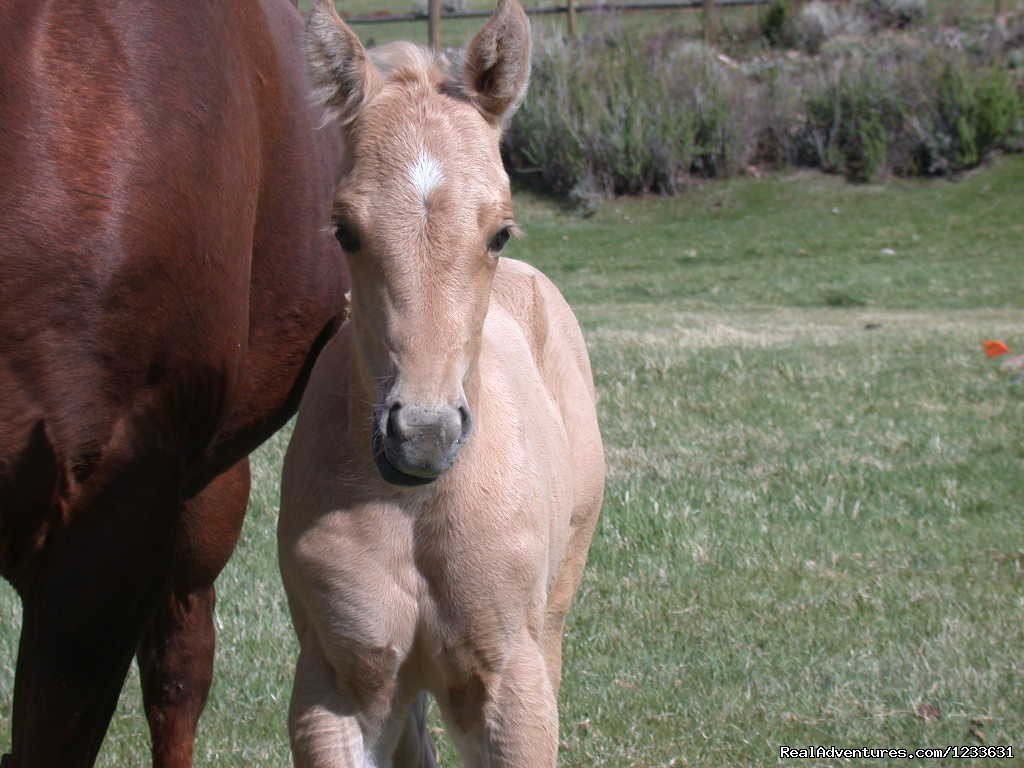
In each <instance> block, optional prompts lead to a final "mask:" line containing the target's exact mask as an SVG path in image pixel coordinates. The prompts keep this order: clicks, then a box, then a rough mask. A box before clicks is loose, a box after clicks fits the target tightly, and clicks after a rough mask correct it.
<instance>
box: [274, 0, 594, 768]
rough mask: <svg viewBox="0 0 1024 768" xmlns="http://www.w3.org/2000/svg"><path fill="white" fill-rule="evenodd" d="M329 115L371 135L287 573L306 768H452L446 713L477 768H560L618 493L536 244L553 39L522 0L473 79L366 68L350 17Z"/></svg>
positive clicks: (419, 59) (392, 49) (291, 495)
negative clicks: (537, 95) (583, 621)
mask: <svg viewBox="0 0 1024 768" xmlns="http://www.w3.org/2000/svg"><path fill="white" fill-rule="evenodd" d="M309 34H310V40H309V54H310V60H311V65H312V71H313V73H314V82H315V84H316V85H317V92H318V93H319V94H320V96H321V97H323V98H324V99H325V100H326V104H327V106H328V107H331V108H333V109H334V110H335V113H336V114H337V117H338V119H339V120H340V121H341V122H342V124H344V125H345V126H346V138H347V140H348V150H349V154H348V159H347V162H346V165H345V171H344V175H343V178H342V180H341V183H340V185H339V188H338V192H337V196H336V199H335V204H334V212H333V222H334V225H335V227H336V229H337V234H338V238H339V240H340V241H341V243H342V246H343V247H344V249H345V250H346V252H347V258H348V262H349V267H350V271H351V275H352V312H351V319H350V320H349V321H348V323H346V325H345V326H344V327H343V328H342V329H341V330H340V331H339V332H338V335H337V336H336V337H335V338H334V339H333V340H332V341H331V342H329V344H328V345H327V347H326V348H325V349H324V351H323V353H322V354H321V356H320V359H319V360H318V362H317V364H316V368H315V369H314V372H313V375H312V378H311V379H310V384H309V388H308V389H307V391H306V394H305V396H304V397H303V400H302V405H301V407H300V409H299V418H298V422H297V424H296V427H295V432H294V434H293V437H292V442H291V445H290V446H289V449H288V454H287V457H286V459H285V466H284V475H283V477H282V484H281V513H280V519H279V524H278V541H279V547H280V550H279V551H280V564H281V573H282V576H283V577H284V583H285V588H286V591H287V594H288V602H289V605H290V607H291V612H292V618H293V620H294V623H295V630H296V633H297V634H298V637H299V643H300V646H301V652H300V656H299V660H298V664H297V668H296V674H295V686H294V690H293V692H292V701H291V713H290V718H289V723H290V729H291V739H292V751H293V755H294V758H295V764H296V766H298V767H299V768H369V767H370V766H380V767H381V768H384V767H385V766H389V767H390V766H397V767H398V768H423V767H425V766H432V765H434V760H433V757H432V750H431V745H430V739H429V735H428V734H427V732H426V730H425V728H424V725H423V712H424V707H425V699H424V696H425V694H426V693H427V692H429V693H432V694H433V695H434V697H435V698H436V700H437V701H438V703H439V704H440V708H441V710H442V712H443V714H444V717H445V720H446V722H447V724H448V728H449V732H450V733H451V734H452V736H453V738H454V740H455V743H456V745H457V747H458V749H459V751H460V753H461V755H462V757H463V761H464V764H465V765H467V766H472V768H484V766H487V767H488V768H553V766H554V765H555V762H556V756H557V752H558V711H557V698H558V689H559V684H560V681H561V668H562V632H563V628H564V622H565V617H566V613H567V611H568V609H569V605H570V603H571V602H572V599H573V595H574V593H575V592H576V589H577V587H578V585H579V582H580V577H581V575H582V571H583V565H584V563H585V561H586V558H587V550H588V548H589V545H590V539H591V535H592V534H593V531H594V525H595V523H596V522H597V517H598V513H599V510H600V507H601V500H602V495H603V489H604V459H603V452H602V447H601V435H600V433H599V431H598V426H597V415H596V408H595V394H594V385H593V381H592V376H591V370H590V361H589V359H588V357H587V350H586V345H585V344H584V341H583V336H582V334H581V333H580V328H579V325H578V324H577V322H576V318H575V317H574V316H573V314H572V310H571V309H570V308H569V306H568V305H567V304H566V302H565V300H564V299H563V298H562V296H561V294H560V293H559V292H558V289H557V288H555V286H554V285H552V283H551V282H550V281H549V280H548V279H547V278H546V277H544V275H542V274H541V273H540V272H538V271H537V270H536V269H533V268H532V267H529V266H527V265H526V264H523V263H522V262H518V261H515V260H513V259H508V258H505V257H499V254H500V252H501V251H502V249H503V247H504V246H505V244H506V242H507V241H508V239H509V237H510V235H511V234H512V233H513V232H514V231H515V222H514V215H513V209H512V199H511V195H510V190H509V179H508V176H507V175H506V173H505V171H504V169H503V167H502V162H501V155H500V153H499V149H498V146H499V139H500V135H501V127H502V123H503V122H504V121H505V120H507V118H508V116H509V114H510V113H511V112H512V111H513V110H514V109H515V107H516V105H517V104H518V102H519V101H520V99H521V98H522V97H523V94H524V92H525V90H526V86H527V80H528V76H529V69H530V31H529V24H528V22H527V18H526V15H525V13H524V12H523V10H522V8H521V7H520V5H519V4H518V2H516V0H501V2H500V3H499V7H498V10H497V11H496V12H495V14H494V15H493V16H492V17H491V20H490V21H489V22H488V23H487V24H486V25H485V26H484V28H483V29H482V30H481V32H480V33H479V34H478V35H477V36H476V38H475V39H474V40H473V42H472V43H471V44H470V46H469V48H468V50H467V52H466V56H465V62H464V64H463V66H462V67H460V68H458V69H457V70H456V72H455V73H454V74H453V75H449V74H448V73H446V72H445V71H444V70H443V69H442V68H441V67H439V66H438V64H437V62H435V61H434V59H433V57H432V56H431V55H430V54H429V53H428V52H426V51H424V50H422V49H419V48H416V47H415V46H412V45H410V44H408V43H405V44H401V43H400V44H392V45H389V46H384V47H383V48H380V49H376V50H372V51H369V52H367V51H365V50H364V49H363V47H362V45H361V44H360V42H359V39H358V38H357V37H356V35H355V34H354V33H353V32H352V30H351V29H349V28H348V27H347V26H345V24H344V22H342V21H341V20H340V19H339V18H338V17H337V15H336V14H335V13H334V10H333V7H332V6H331V5H330V3H329V0H324V2H322V3H321V4H320V5H319V6H318V7H317V8H316V10H314V12H313V15H312V16H311V17H310V21H309Z"/></svg>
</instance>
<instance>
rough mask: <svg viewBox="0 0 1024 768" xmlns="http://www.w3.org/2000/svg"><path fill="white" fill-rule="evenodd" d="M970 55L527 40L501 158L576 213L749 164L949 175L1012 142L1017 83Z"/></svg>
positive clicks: (618, 33)
mask: <svg viewBox="0 0 1024 768" xmlns="http://www.w3.org/2000/svg"><path fill="white" fill-rule="evenodd" d="M815 13H816V11H815ZM851 18H852V17H851ZM984 61H985V60H984V59H982V58H980V56H979V55H978V54H976V53H975V54H971V53H968V52H965V51H962V50H958V49H955V48H953V47H950V46H944V45H937V44H928V43H927V41H925V40H923V39H922V38H920V37H919V36H913V37H912V36H907V35H899V36H885V37H883V38H881V39H876V40H865V39H863V38H857V37H855V36H849V35H838V36H836V37H833V38H832V39H830V40H827V41H826V42H824V44H823V46H822V50H821V53H820V54H819V55H818V56H816V57H814V58H807V57H794V56H784V57H777V56H776V57H764V58H763V59H760V60H754V61H751V62H748V63H747V64H746V65H745V66H744V67H743V68H741V67H739V66H737V65H736V64H735V63H734V62H732V61H731V60H729V59H727V58H725V57H723V56H721V55H720V54H718V53H717V52H716V51H715V50H714V49H712V48H709V47H708V46H706V45H704V44H701V43H694V42H688V41H679V40H677V39H670V38H669V37H668V36H662V37H654V38H646V39H643V38H639V37H637V36H636V35H635V34H631V33H626V32H624V31H623V30H621V29H617V28H614V27H608V28H605V29H604V30H602V31H601V32H599V33H598V34H593V35H591V36H589V37H586V38H583V39H580V40H579V41H575V42H570V41H566V40H563V39H562V38H561V37H554V36H552V35H546V36H545V35H544V34H540V35H538V36H537V42H536V46H535V49H534V61H533V80H532V83H531V87H530V93H529V96H528V97H527V100H526V103H525V104H524V105H523V106H522V107H521V108H520V110H519V112H518V113H517V114H516V116H515V118H514V119H513V121H512V124H511V126H510V127H509V131H508V133H507V135H506V145H505V148H506V154H507V157H508V160H509V165H510V167H511V168H512V169H513V171H514V172H515V173H516V174H517V175H518V177H519V178H521V179H526V180H533V181H536V182H538V183H539V184H540V185H542V186H543V187H544V188H545V189H547V190H549V191H551V192H554V193H556V194H559V195H563V196H567V197H569V198H570V199H571V200H574V201H576V203H577V205H578V206H579V207H580V208H581V209H587V210H590V209H592V207H593V205H594V204H595V201H596V200H597V199H599V198H600V197H603V196H606V195H612V194H635V193H642V192H649V191H652V192H659V193H672V192H675V191H676V190H678V189H679V188H680V187H681V186H682V185H684V184H685V183H687V181H688V180H689V179H692V178H694V177H702V178H706V177H720V176H728V175H730V174H733V173H735V172H737V170H738V169H740V168H743V167H745V166H747V165H748V164H751V163H755V164H770V165H775V166H785V165H789V164H798V165H810V166H814V167H819V168H821V169H823V170H825V171H828V172H835V173H842V174H844V175H845V176H846V177H847V178H849V179H850V180H853V181H869V180H871V179H874V178H876V177H878V176H879V175H880V174H884V173H894V174H897V175H906V176H918V175H943V174H950V173H955V172H957V171H960V170H963V169H966V168H970V167H973V166H975V165H977V164H978V163H980V162H982V161H983V160H984V159H985V157H986V156H988V155H989V154H990V153H991V152H993V151H995V150H1000V149H1003V150H1007V149H1009V150H1013V149H1017V150H1021V149H1024V110H1022V108H1021V96H1020V92H1019V85H1018V84H1017V82H1016V81H1015V80H1014V79H1013V77H1012V76H1011V70H1007V69H1006V68H1005V65H1003V64H1001V63H1000V61H999V60H997V59H991V60H989V63H988V64H987V65H985V64H984Z"/></svg>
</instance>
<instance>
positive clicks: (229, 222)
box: [0, 0, 345, 768]
mask: <svg viewBox="0 0 1024 768" xmlns="http://www.w3.org/2000/svg"><path fill="white" fill-rule="evenodd" d="M301 27H302V24H301V20H300V19H299V16H298V13H297V12H296V11H295V9H294V8H293V7H292V6H291V4H290V3H288V2H287V0H230V1H228V0H223V1H221V2H177V1H175V2H167V1H166V0H76V2H54V1H52V0H0V573H2V575H3V576H4V577H6V578H7V579H8V580H9V581H11V583H13V584H14V586H15V587H16V589H17V590H18V592H19V594H20V595H21V598H22V604H23V611H24V614H23V615H24V622H23V629H22V638H21V646H20V651H19V657H18V666H17V677H16V687H15V693H14V715H13V728H14V734H13V751H12V755H11V756H9V757H8V759H7V762H6V763H5V766H11V767H12V768H13V767H14V766H17V767H18V768H21V767H22V766H27V765H32V766H50V765H54V766H57V765H59V766H62V768H67V767H68V766H88V765H91V764H92V762H93V760H94V758H95V754H96V752H97V750H98V749H99V745H100V742H101V740H102V737H103V734H104V732H105V730H106V726H107V723H108V720H109V718H110V715H111V712H112V710H113V707H114V706H115V704H116V701H117V695H118V693H119V691H120V688H121V685H122V682H123V679H124V675H125V673H126V670H127V667H128V664H129V663H130V661H131V657H132V655H133V653H134V652H135V651H136V649H137V647H138V648H139V651H140V665H141V666H142V667H143V679H144V683H145V684H146V687H147V688H149V689H150V691H149V693H148V694H147V700H146V705H147V712H148V714H149V715H150V720H151V724H152V723H153V721H154V720H155V721H159V722H161V723H166V721H167V720H168V718H170V719H173V715H174V713H175V712H176V711H177V710H178V709H181V708H182V707H184V708H186V709H189V711H190V714H189V715H188V718H186V719H192V720H193V721H194V717H198V711H199V710H201V708H202V702H203V701H204V700H205V693H206V690H205V688H206V687H207V686H208V685H209V680H208V674H206V673H205V672H204V673H202V674H198V675H193V677H194V678H195V679H185V678H187V677H188V673H187V671H186V672H180V671H178V672H176V671H175V670H176V669H178V668H182V667H184V668H186V670H187V669H190V668H192V667H193V666H194V664H193V663H192V662H191V661H183V660H188V659H191V658H192V655H197V656H198V657H199V658H200V659H201V660H202V664H200V666H202V665H203V664H207V661H206V660H207V657H209V659H212V647H213V646H212V631H213V630H212V625H211V624H210V623H209V613H210V611H212V582H213V579H214V578H215V577H216V574H217V573H218V572H219V570H220V568H221V567H222V566H223V564H224V562H225V561H226V559H227V557H228V556H229V555H230V552H231V550H232V548H233V547H234V543H235V540H236V539H237V535H238V529H239V526H240V524H241V516H242V513H243V511H244V505H245V496H246V494H247V492H248V470H247V467H246V466H245V464H244V458H245V456H246V455H247V454H248V453H249V452H250V451H252V450H253V449H254V448H255V447H256V446H257V445H259V443H260V442H262V441H263V440H264V439H266V438H267V437H268V436H269V435H270V434H272V433H273V432H274V431H275V430H276V429H278V428H279V427H280V426H281V425H282V424H283V423H284V422H285V421H286V420H287V419H288V417H289V416H290V415H291V414H292V413H293V412H294V410H295V407H296V405H297V403H298V400H299V397H300V396H301V394H302V390H303V388H304V386H305V382H306V378H307V376H308V374H309V371H310V369H311V366H312V363H313V361H314V359H315V357H316V354H317V352H318V351H319V350H320V348H321V347H322V346H323V344H324V343H325V342H326V341H327V340H328V338H329V337H330V336H331V335H332V333H333V331H334V329H335V326H336V323H337V317H338V313H339V310H340V306H341V302H342V300H343V293H344V290H345V278H344V273H343V266H342V262H341V254H340V251H339V249H338V248H337V245H336V244H335V243H334V241H333V239H332V237H331V235H330V234H329V233H328V232H327V230H326V225H327V223H328V218H329V216H328V211H329V205H330V198H331V195H332V191H333V187H334V182H335V181H336V179H335V178H334V168H335V167H336V163H335V162H334V158H332V156H331V155H332V153H333V152H336V151H337V149H338V145H337V143H336V141H337V137H336V135H334V134H331V133H330V132H329V131H326V130H325V131H317V130H316V127H315V122H316V120H317V115H316V114H314V110H313V108H312V107H311V105H310V100H309V96H308V85H307V82H306V75H305V70H304V64H303V62H302V59H301V47H300V44H299V41H300V36H301ZM239 462H243V463H242V464H238V463H239ZM235 465H237V466H235ZM233 466H235V468H234V469H233V470H231V472H230V473H228V474H227V475H225V476H224V477H223V478H222V479H220V480H218V481H217V482H216V483H215V484H214V485H213V486H210V483H211V481H213V480H214V479H215V478H217V477H218V476H219V475H222V473H225V472H227V471H228V470H229V469H231V468H232V467H233ZM208 487H209V490H207V491H205V493H204V492H203V489H204V488H208ZM189 499H192V501H189ZM158 608H159V610H155V609H158ZM189 611H194V612H197V614H198V619H196V620H197V621H199V622H200V624H201V625H202V626H201V627H200V628H199V629H195V628H194V627H193V628H190V627H191V626H192V624H194V623H195V622H194V621H192V618H193V617H190V616H189V615H184V617H183V612H184V614H188V613H189ZM168 638H170V639H168ZM140 639H141V640H142V646H141V647H139V642H140ZM144 660H148V661H146V662H145V663H144ZM147 665H148V668H147ZM182 675H185V677H184V678H182V677H181V676H182ZM179 678H181V679H179ZM204 679H205V682H204ZM182 680H184V683H182ZM196 686H198V687H199V688H202V690H201V691H200V692H199V693H195V692H193V691H191V688H194V687H196ZM168 691H171V692H172V693H173V692H174V691H178V692H179V693H177V694H173V695H172V693H168ZM181 691H184V693H181ZM182 702H184V704H183V703H182ZM193 710H194V712H192V711H193ZM193 715H194V717H193ZM175 728H177V726H175ZM192 729H194V722H193V723H192V725H191V727H184V735H181V734H177V732H176V733H175V734H172V735H167V734H163V735H160V734H159V733H158V730H159V729H158V728H156V727H154V741H155V744H154V754H155V756H156V758H157V762H158V764H166V765H188V764H190V761H191V757H190V751H191V734H192ZM178 730H181V729H178ZM161 739H163V740H165V741H171V742H175V743H174V744H173V745H172V746H168V747H161V746H159V745H158V744H157V742H159V741H160V740H161ZM182 741H187V742H188V745H187V747H188V749H187V750H186V751H188V752H189V755H187V756H184V757H182V756H178V757H173V756H170V753H171V752H176V753H181V752H182V750H184V749H185V748H184V747H183V746H182V743H181V742H182Z"/></svg>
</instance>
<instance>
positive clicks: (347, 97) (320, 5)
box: [306, 0, 379, 125]
mask: <svg viewBox="0 0 1024 768" xmlns="http://www.w3.org/2000/svg"><path fill="white" fill-rule="evenodd" d="M306 63H307V64H308V66H309V73H310V77H311V78H312V81H313V83H312V84H313V96H314V98H315V99H316V100H317V102H319V103H320V104H321V105H322V106H323V107H324V110H325V112H326V119H327V120H328V121H329V120H332V119H338V120H339V121H340V122H341V124H342V125H347V124H348V123H351V122H352V121H353V120H354V119H355V118H356V115H358V114H359V110H360V108H361V107H362V106H363V104H364V103H365V102H366V100H367V99H368V98H369V97H370V96H371V95H372V94H373V92H374V90H376V88H377V84H378V80H379V77H378V75H377V71H376V69H375V68H374V66H373V64H371V63H370V60H369V57H368V56H367V55H366V49H365V48H364V47H363V44H362V43H361V42H359V36H358V35H356V33H355V32H353V31H352V28H351V27H350V26H349V25H348V24H346V23H345V22H344V21H342V20H341V17H340V16H339V15H338V12H337V11H336V10H335V9H334V2H333V1H332V0H316V5H315V6H314V7H313V11H312V13H310V15H309V20H308V21H307V22H306Z"/></svg>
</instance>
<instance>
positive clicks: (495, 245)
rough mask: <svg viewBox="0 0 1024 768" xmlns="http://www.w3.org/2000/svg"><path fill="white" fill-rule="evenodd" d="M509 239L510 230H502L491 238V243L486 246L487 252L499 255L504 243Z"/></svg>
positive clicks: (507, 228) (508, 228)
mask: <svg viewBox="0 0 1024 768" xmlns="http://www.w3.org/2000/svg"><path fill="white" fill-rule="evenodd" d="M510 237H512V228H511V227H505V228H503V229H502V230H501V231H499V232H498V234H496V235H495V236H494V237H492V238H491V242H489V243H488V244H487V250H488V251H490V252H491V253H501V249H502V248H504V247H505V243H507V242H508V240H509V238H510Z"/></svg>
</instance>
